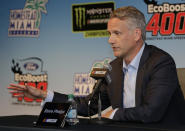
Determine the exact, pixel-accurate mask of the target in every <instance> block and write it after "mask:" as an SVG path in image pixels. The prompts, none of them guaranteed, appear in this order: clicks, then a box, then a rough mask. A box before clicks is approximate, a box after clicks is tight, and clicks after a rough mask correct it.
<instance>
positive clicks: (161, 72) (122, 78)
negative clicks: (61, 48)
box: [10, 6, 185, 123]
mask: <svg viewBox="0 0 185 131" xmlns="http://www.w3.org/2000/svg"><path fill="white" fill-rule="evenodd" d="M145 26H146V22H145V17H144V15H143V13H142V12H140V11H139V10H137V9H136V8H135V7H131V6H128V7H122V8H118V9H116V10H115V11H114V12H113V13H112V14H111V16H110V20H109V21H108V26H107V30H108V32H109V34H110V37H109V43H110V45H111V47H112V49H113V52H114V56H115V57H116V59H115V60H113V61H112V62H111V63H110V64H111V66H112V70H111V72H110V76H111V79H112V82H111V83H110V84H108V85H107V84H106V83H105V84H103V85H102V86H101V87H100V94H101V100H102V109H106V108H107V107H109V106H111V107H112V109H111V110H110V111H109V112H108V113H107V114H105V115H104V117H106V118H110V119H113V120H117V121H138V122H143V123H150V122H160V123H172V122H173V123H174V122H176V123H182V122H185V121H184V118H185V102H184V97H183V94H182V91H181V88H180V86H179V82H178V78H177V73H176V66H175V62H174V60H173V58H172V57H171V56H170V55H169V54H168V53H166V52H164V51H163V50H161V49H159V48H157V47H155V46H151V45H147V44H146V43H145V39H146V33H145ZM10 89H13V90H15V91H20V90H21V92H22V95H26V96H29V97H33V98H43V99H44V100H45V101H53V102H66V101H67V95H65V94H61V93H57V92H51V91H46V92H44V91H41V90H38V89H36V88H33V87H28V86H20V85H15V84H11V87H10ZM90 97H91V95H89V96H87V97H85V98H75V100H76V102H77V104H78V114H79V115H83V116H87V115H88V101H89V99H92V100H91V101H92V103H91V108H90V113H91V115H93V114H95V113H97V99H98V91H96V92H95V94H94V96H93V97H92V98H90Z"/></svg>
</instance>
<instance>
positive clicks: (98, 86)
mask: <svg viewBox="0 0 185 131" xmlns="http://www.w3.org/2000/svg"><path fill="white" fill-rule="evenodd" d="M101 84H102V79H100V80H99V81H97V82H96V83H95V85H94V88H93V89H94V90H93V92H92V94H91V96H90V99H89V102H88V116H89V120H90V122H92V119H91V114H90V106H91V100H92V97H93V96H94V94H95V92H96V91H98V120H96V121H94V122H95V123H97V124H105V123H107V122H105V121H103V120H102V116H101V108H102V103H101V95H100V91H99V88H100V86H101ZM94 122H93V123H94Z"/></svg>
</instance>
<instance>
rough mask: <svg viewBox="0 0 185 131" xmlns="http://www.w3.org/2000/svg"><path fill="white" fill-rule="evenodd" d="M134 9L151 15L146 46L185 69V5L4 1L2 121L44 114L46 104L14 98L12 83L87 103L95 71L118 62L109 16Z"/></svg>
mask: <svg viewBox="0 0 185 131" xmlns="http://www.w3.org/2000/svg"><path fill="white" fill-rule="evenodd" d="M128 5H129V6H135V7H137V8H138V9H140V10H141V11H142V12H143V13H144V14H145V17H146V21H147V27H146V28H147V40H146V42H147V43H148V44H152V45H155V46H157V47H160V48H162V49H164V50H165V51H167V52H168V53H170V54H171V55H172V56H173V58H174V59H175V62H176V65H177V67H179V68H180V67H181V68H183V67H185V60H184V56H185V51H184V49H185V42H184V41H185V35H184V34H185V1H184V0H160V1H153V0H112V1H111V0H108V1H107V0H101V1H100V0H78V1H75V0H34V1H30V0H27V1H26V0H2V1H0V63H1V64H0V105H1V106H0V116H4V115H21V114H31V115H38V114H39V113H40V110H41V107H40V102H41V100H32V99H30V98H25V97H24V98H21V97H20V98H15V97H14V96H15V95H16V94H10V93H9V92H8V90H7V89H6V87H8V86H9V83H20V84H24V83H25V82H26V83H28V84H29V85H32V86H35V87H37V88H41V89H42V90H46V89H49V90H54V91H58V92H61V93H67V94H68V93H74V94H75V95H79V96H81V97H83V96H85V95H87V94H88V93H90V92H91V90H92V89H91V88H92V86H93V84H94V80H93V79H91V78H89V72H90V70H91V68H92V66H99V67H100V66H103V65H104V64H106V63H108V62H109V61H110V59H114V56H113V53H112V49H111V47H110V45H109V44H108V37H107V32H106V31H105V28H106V22H107V20H108V18H107V16H108V15H109V13H111V12H112V10H113V9H114V8H118V7H121V6H128ZM87 25H88V26H87Z"/></svg>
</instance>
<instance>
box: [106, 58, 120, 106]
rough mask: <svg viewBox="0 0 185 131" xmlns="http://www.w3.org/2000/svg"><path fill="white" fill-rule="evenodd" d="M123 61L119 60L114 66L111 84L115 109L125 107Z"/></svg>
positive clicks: (111, 94) (112, 101)
mask: <svg viewBox="0 0 185 131" xmlns="http://www.w3.org/2000/svg"><path fill="white" fill-rule="evenodd" d="M122 67H123V60H122V59H120V58H118V59H117V60H116V62H115V63H114V64H113V65H112V71H111V78H112V83H111V84H110V86H109V87H110V88H109V89H110V94H109V95H110V96H111V98H110V100H111V103H112V106H113V108H120V107H123V88H122V83H123V71H122Z"/></svg>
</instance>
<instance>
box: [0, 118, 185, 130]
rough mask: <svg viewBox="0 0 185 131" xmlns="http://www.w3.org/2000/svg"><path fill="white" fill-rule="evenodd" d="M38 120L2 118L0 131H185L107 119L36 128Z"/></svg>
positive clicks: (181, 128) (181, 126) (183, 128)
mask: <svg viewBox="0 0 185 131" xmlns="http://www.w3.org/2000/svg"><path fill="white" fill-rule="evenodd" d="M37 118H38V116H32V115H17V116H0V131H15V130H16V131H59V130H61V131H70V130H71V131H79V130H84V131H185V125H173V124H170V125H161V124H157V123H156V124H143V123H136V122H115V121H110V120H107V119H103V121H104V122H105V123H103V124H98V123H97V121H98V119H92V120H87V119H80V120H79V121H80V122H79V124H77V125H75V126H65V127H64V128H57V127H34V126H33V125H34V124H33V122H34V121H36V120H37Z"/></svg>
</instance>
